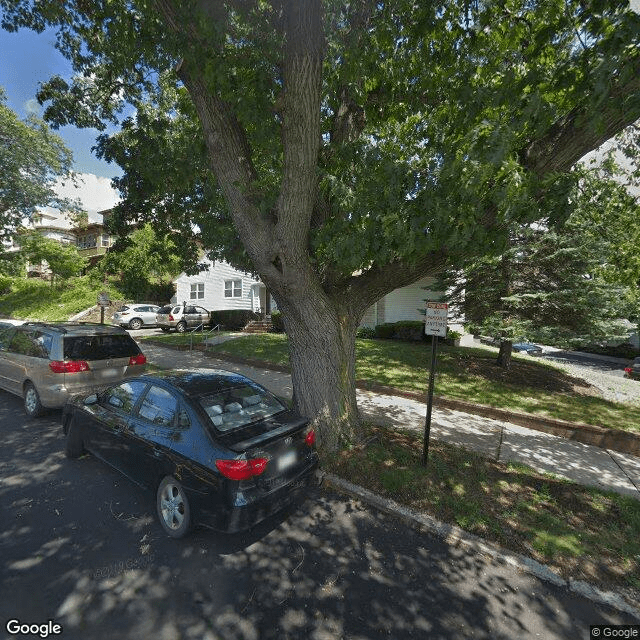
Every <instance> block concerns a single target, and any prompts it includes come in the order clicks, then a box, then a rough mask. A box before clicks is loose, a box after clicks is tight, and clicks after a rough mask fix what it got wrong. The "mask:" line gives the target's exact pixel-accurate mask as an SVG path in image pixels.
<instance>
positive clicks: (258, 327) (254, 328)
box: [242, 320, 273, 333]
mask: <svg viewBox="0 0 640 640" xmlns="http://www.w3.org/2000/svg"><path fill="white" fill-rule="evenodd" d="M272 329H273V325H272V324H271V320H252V321H251V322H249V323H248V324H247V325H246V326H245V327H244V329H243V330H242V331H243V333H269V332H270V331H271V330H272Z"/></svg>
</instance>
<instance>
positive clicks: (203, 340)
mask: <svg viewBox="0 0 640 640" xmlns="http://www.w3.org/2000/svg"><path fill="white" fill-rule="evenodd" d="M203 328H204V322H201V323H200V324H199V325H198V326H197V327H194V328H193V329H191V331H190V332H189V333H190V334H191V335H190V337H189V352H191V351H193V334H194V333H195V332H196V331H197V330H198V329H203ZM214 331H218V332H219V331H220V325H219V324H217V325H216V326H215V327H213V329H210V330H209V331H206V332H204V331H203V332H202V334H203V336H210V335H211V334H212V333H213V332H214ZM206 341H207V338H206V337H204V338H203V339H202V342H204V344H205V350H206V344H207V342H206Z"/></svg>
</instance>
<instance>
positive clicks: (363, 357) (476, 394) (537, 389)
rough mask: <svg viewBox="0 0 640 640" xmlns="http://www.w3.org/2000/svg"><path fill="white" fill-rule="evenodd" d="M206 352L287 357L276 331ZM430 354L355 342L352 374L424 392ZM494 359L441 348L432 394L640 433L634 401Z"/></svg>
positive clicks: (530, 361)
mask: <svg viewBox="0 0 640 640" xmlns="http://www.w3.org/2000/svg"><path fill="white" fill-rule="evenodd" d="M211 350H212V351H213V352H219V353H221V354H222V353H228V354H230V355H234V356H241V357H246V358H254V359H259V360H263V361H265V362H271V363H275V364H280V365H287V364H288V361H289V356H288V349H287V338H286V336H284V335H281V334H260V335H253V336H245V337H241V338H236V339H234V340H230V341H228V342H224V343H222V344H220V345H216V346H214V347H212V348H211ZM430 357H431V347H430V345H427V344H424V343H410V342H400V341H396V340H358V341H357V342H356V376H357V377H358V379H361V380H366V381H368V382H376V383H379V384H383V385H387V386H390V387H395V388H398V389H402V390H405V391H413V392H417V393H425V391H426V387H427V382H428V372H429V366H430ZM495 358H496V356H495V352H493V351H490V350H488V349H482V348H477V349H474V348H466V347H449V346H446V345H441V346H439V347H438V364H437V376H436V383H435V393H436V395H441V396H447V397H450V398H458V399H461V400H468V401H470V402H478V403H480V404H486V405H490V406H494V407H500V408H505V409H514V410H517V411H524V412H527V413H533V414H538V415H544V416H549V417H553V418H560V419H563V420H570V421H574V422H585V423H587V424H593V425H596V426H601V427H605V428H611V429H623V430H628V431H635V432H638V433H640V410H639V407H638V406H637V405H635V406H634V405H629V404H622V403H616V402H610V401H607V400H604V399H602V398H600V397H598V396H597V395H594V393H595V392H594V390H593V388H591V387H589V386H588V385H587V384H586V383H585V382H583V381H582V380H579V379H576V378H572V377H571V376H569V375H567V374H566V373H564V372H563V371H561V370H559V369H558V368H556V367H554V366H552V365H550V364H548V363H545V362H543V361H541V360H536V359H534V358H532V357H531V356H514V358H513V363H512V367H511V370H510V371H508V372H505V371H503V370H502V369H501V368H500V367H498V366H497V365H496V364H495Z"/></svg>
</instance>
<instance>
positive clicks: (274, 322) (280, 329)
mask: <svg viewBox="0 0 640 640" xmlns="http://www.w3.org/2000/svg"><path fill="white" fill-rule="evenodd" d="M271 332H272V333H285V330H284V321H283V320H282V313H280V311H272V312H271Z"/></svg>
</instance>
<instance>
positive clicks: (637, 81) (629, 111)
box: [520, 59, 640, 177]
mask: <svg viewBox="0 0 640 640" xmlns="http://www.w3.org/2000/svg"><path fill="white" fill-rule="evenodd" d="M619 76H622V77H625V78H626V81H624V82H616V83H615V84H614V85H613V86H612V88H611V89H610V91H609V93H608V95H607V97H606V98H605V99H604V100H603V101H602V104H601V105H600V107H599V109H598V113H599V121H598V122H597V123H595V122H593V120H592V119H589V118H588V117H587V107H586V106H583V105H581V106H578V107H576V108H574V109H573V110H572V111H571V112H570V113H568V114H567V115H566V116H565V117H563V118H561V119H560V120H558V121H557V122H556V123H555V124H554V125H553V126H552V127H551V128H550V129H549V131H548V132H547V133H546V134H545V135H544V136H542V137H541V138H539V139H537V140H534V141H533V142H531V143H530V144H529V145H528V146H527V147H525V148H524V149H523V150H522V151H521V152H520V162H521V163H522V165H523V166H524V167H525V168H527V169H529V170H530V171H532V172H533V173H535V174H536V175H538V176H539V177H543V176H544V175H547V174H549V173H555V172H564V171H569V170H570V169H571V167H573V165H574V164H575V163H576V162H578V160H580V158H582V157H583V156H584V155H585V154H587V153H589V152H590V151H593V150H594V149H597V148H598V147H599V146H600V145H602V144H604V143H605V142H606V141H607V140H609V139H610V138H612V137H613V136H614V135H616V134H617V133H618V132H620V131H621V130H622V129H624V128H625V127H627V126H629V125H630V124H633V123H634V122H635V121H636V120H637V119H638V118H640V100H638V93H639V92H640V60H638V59H636V60H633V61H632V62H630V63H629V64H628V65H627V66H626V67H625V68H623V69H622V70H621V73H620V74H619Z"/></svg>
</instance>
